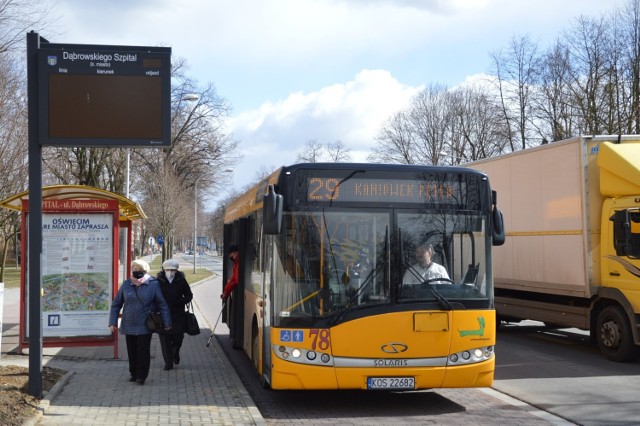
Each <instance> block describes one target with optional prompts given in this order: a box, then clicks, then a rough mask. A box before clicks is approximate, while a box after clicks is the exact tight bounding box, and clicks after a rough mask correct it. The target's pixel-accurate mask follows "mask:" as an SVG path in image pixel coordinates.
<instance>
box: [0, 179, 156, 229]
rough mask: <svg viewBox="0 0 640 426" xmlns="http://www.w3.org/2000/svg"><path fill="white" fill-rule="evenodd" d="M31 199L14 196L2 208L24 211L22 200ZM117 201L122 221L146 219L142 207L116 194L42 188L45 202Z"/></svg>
mask: <svg viewBox="0 0 640 426" xmlns="http://www.w3.org/2000/svg"><path fill="white" fill-rule="evenodd" d="M28 199H29V191H24V192H21V193H19V194H15V195H12V196H11V197H8V198H5V199H4V200H2V201H0V207H4V208H7V209H12V210H18V211H21V210H22V200H28ZM47 199H49V200H66V199H74V200H117V201H118V206H119V210H120V220H131V221H133V220H137V219H146V218H147V216H146V215H145V213H144V211H143V210H142V206H140V204H138V203H136V202H135V201H132V200H130V199H128V198H127V197H123V196H122V195H120V194H116V193H115V192H111V191H107V190H105V189H100V188H95V187H92V186H86V185H52V186H44V187H42V201H44V200H47Z"/></svg>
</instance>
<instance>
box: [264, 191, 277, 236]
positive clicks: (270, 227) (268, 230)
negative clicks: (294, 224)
mask: <svg viewBox="0 0 640 426" xmlns="http://www.w3.org/2000/svg"><path fill="white" fill-rule="evenodd" d="M281 225H282V195H280V194H276V191H275V188H274V187H273V185H269V187H268V189H267V193H266V194H265V196H264V200H263V202H262V227H263V230H264V233H265V234H267V235H277V234H279V233H280V228H281Z"/></svg>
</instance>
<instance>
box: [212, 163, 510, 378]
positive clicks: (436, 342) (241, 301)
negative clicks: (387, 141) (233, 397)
mask: <svg viewBox="0 0 640 426" xmlns="http://www.w3.org/2000/svg"><path fill="white" fill-rule="evenodd" d="M496 198H497V197H496V194H495V192H492V191H491V188H490V185H489V181H488V179H487V176H486V175H485V174H483V173H480V172H478V171H475V170H471V169H466V168H459V167H434V166H410V165H382V164H355V163H352V164H341V163H331V164H325V163H308V164H296V165H292V166H287V167H282V168H280V169H279V170H277V171H276V172H274V173H273V174H271V175H270V176H268V177H267V178H265V179H264V180H263V181H261V182H260V183H259V184H258V185H256V186H255V187H253V188H251V189H250V190H249V191H247V192H246V193H244V194H243V195H241V196H239V197H238V198H237V199H236V200H234V201H233V202H232V203H230V204H229V205H228V207H227V209H226V211H225V218H224V223H225V225H224V247H229V246H230V245H232V244H235V245H238V246H239V248H240V267H239V281H240V283H239V285H238V287H237V288H236V289H235V290H234V291H233V292H232V294H231V296H230V298H229V299H228V301H227V303H226V305H225V310H224V313H223V321H224V322H226V323H227V325H228V326H229V330H230V338H231V342H232V345H233V346H234V347H235V348H237V349H240V348H242V349H243V350H244V352H246V354H247V355H248V356H249V357H250V359H251V360H252V361H253V364H254V365H255V367H256V370H257V372H258V375H259V377H260V379H261V381H262V384H263V386H265V387H271V388H272V389H367V390H378V389H381V390H414V389H428V388H441V387H447V388H457V387H486V386H491V384H492V382H493V375H494V369H495V352H494V346H495V341H496V335H495V332H496V316H495V308H494V298H493V281H492V274H491V250H492V246H493V245H500V244H502V243H504V238H505V237H504V229H503V219H502V214H501V213H500V211H499V209H498V208H497V205H496ZM418 247H428V249H429V250H430V251H431V253H432V256H433V257H432V262H435V263H436V264H438V265H441V266H440V267H439V268H440V269H439V270H440V271H441V270H442V268H444V270H446V273H444V274H440V275H438V277H437V278H433V277H432V275H429V274H426V275H420V274H418V273H417V272H416V271H417V269H419V268H415V267H414V266H412V265H413V263H415V262H416V260H415V259H414V253H415V252H416V249H417V248H418ZM225 254H226V252H225ZM225 259H226V258H225ZM423 266H424V267H425V268H427V270H432V269H431V267H433V268H436V266H433V264H431V265H423ZM414 268H415V269H414ZM231 270H232V265H231V264H229V261H228V260H225V265H224V266H223V280H224V282H226V281H227V279H228V277H229V274H230V273H231ZM434 270H435V269H434ZM407 276H409V277H410V278H409V279H407ZM409 281H410V282H411V283H409Z"/></svg>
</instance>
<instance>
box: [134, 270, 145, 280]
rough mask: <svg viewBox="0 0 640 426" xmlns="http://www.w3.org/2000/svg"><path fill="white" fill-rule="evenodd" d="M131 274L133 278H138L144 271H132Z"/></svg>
mask: <svg viewBox="0 0 640 426" xmlns="http://www.w3.org/2000/svg"><path fill="white" fill-rule="evenodd" d="M131 275H133V278H135V279H137V280H139V279H140V278H142V277H144V271H133V273H132V274H131Z"/></svg>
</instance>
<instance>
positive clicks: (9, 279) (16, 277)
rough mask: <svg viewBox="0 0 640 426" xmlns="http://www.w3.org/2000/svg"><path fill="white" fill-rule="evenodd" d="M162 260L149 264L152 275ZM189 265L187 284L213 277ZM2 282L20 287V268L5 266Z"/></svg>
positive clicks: (12, 286) (154, 260)
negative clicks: (194, 271) (194, 269)
mask: <svg viewBox="0 0 640 426" xmlns="http://www.w3.org/2000/svg"><path fill="white" fill-rule="evenodd" d="M161 260H162V258H161V256H156V257H155V258H154V259H153V261H152V262H151V263H150V264H149V266H150V267H151V271H152V273H153V274H154V275H155V274H156V273H158V271H160V270H161V269H162V262H161ZM186 265H189V266H190V267H183V268H181V270H182V272H184V275H185V277H186V279H187V282H188V283H189V284H194V283H197V282H198V281H200V280H204V279H205V278H209V277H210V276H211V275H213V272H211V271H209V270H208V269H203V268H197V269H196V273H195V274H194V273H193V264H192V263H188V264H186V263H185V266H186ZM2 282H4V286H5V288H18V287H20V268H16V267H15V266H5V268H4V280H3V281H2Z"/></svg>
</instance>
